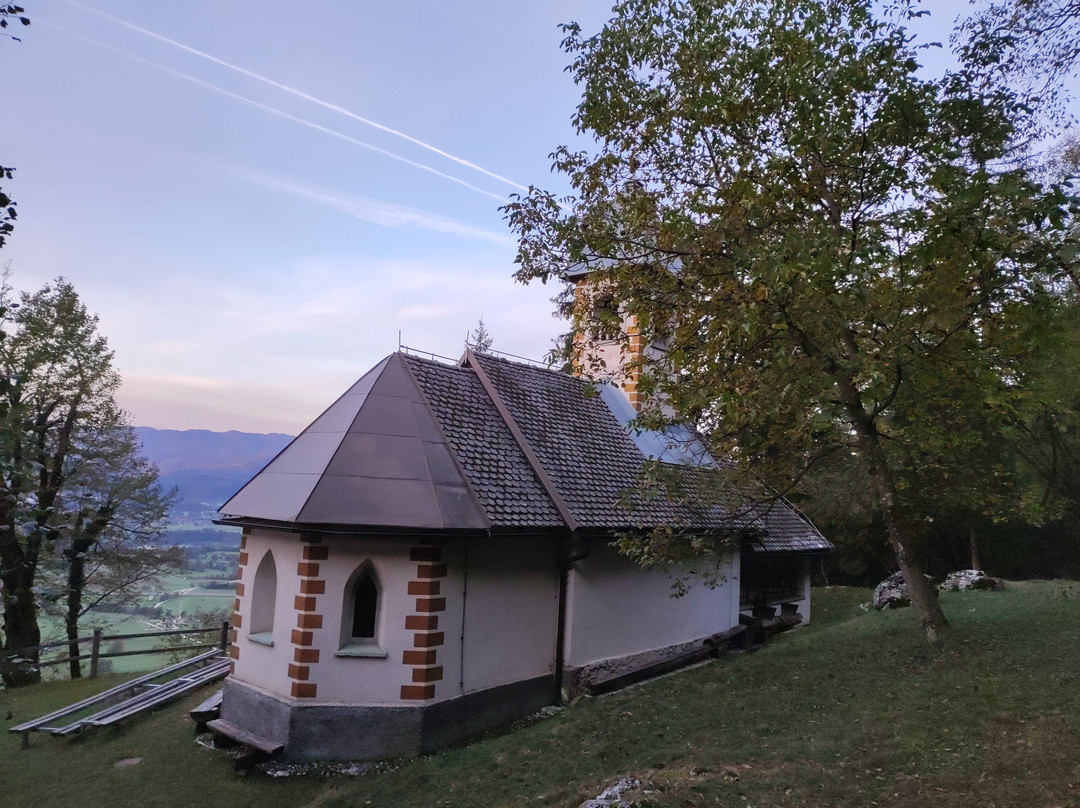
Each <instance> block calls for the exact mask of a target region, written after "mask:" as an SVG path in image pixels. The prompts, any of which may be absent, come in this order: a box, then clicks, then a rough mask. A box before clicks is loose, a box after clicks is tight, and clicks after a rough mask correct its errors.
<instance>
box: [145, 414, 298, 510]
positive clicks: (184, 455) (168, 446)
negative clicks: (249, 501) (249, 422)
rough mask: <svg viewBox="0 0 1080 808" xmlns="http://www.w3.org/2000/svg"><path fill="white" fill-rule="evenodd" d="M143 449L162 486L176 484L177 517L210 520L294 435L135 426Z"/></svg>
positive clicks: (168, 486)
mask: <svg viewBox="0 0 1080 808" xmlns="http://www.w3.org/2000/svg"><path fill="white" fill-rule="evenodd" d="M135 432H136V433H137V434H138V436H139V440H141V441H142V448H143V455H144V456H145V457H146V458H148V459H149V460H152V461H153V462H154V463H155V464H157V467H158V471H159V472H160V480H161V483H162V485H163V486H165V487H166V488H171V487H173V486H175V487H176V488H177V492H178V498H177V503H176V505H175V507H174V508H173V519H172V521H173V522H174V523H178V524H182V523H189V524H209V518H210V516H211V515H212V513H213V511H216V510H217V509H218V508H219V507H220V506H221V505H222V504H224V503H225V501H226V500H227V499H229V497H231V496H232V495H233V494H235V493H236V492H237V491H238V490H240V487H241V486H242V485H244V483H246V482H247V481H248V480H249V479H251V477H252V475H254V474H255V472H257V471H259V470H260V469H261V468H262V467H263V466H265V465H266V464H267V462H269V461H270V460H271V459H272V458H273V457H274V455H276V454H277V453H278V452H280V451H281V450H282V449H283V448H284V447H285V446H286V444H288V442H289V441H291V440H292V435H283V434H281V433H278V432H273V433H270V434H261V433H257V432H235V431H233V432H211V431H209V430H206V429H186V430H176V429H152V428H151V427H148V426H138V427H135Z"/></svg>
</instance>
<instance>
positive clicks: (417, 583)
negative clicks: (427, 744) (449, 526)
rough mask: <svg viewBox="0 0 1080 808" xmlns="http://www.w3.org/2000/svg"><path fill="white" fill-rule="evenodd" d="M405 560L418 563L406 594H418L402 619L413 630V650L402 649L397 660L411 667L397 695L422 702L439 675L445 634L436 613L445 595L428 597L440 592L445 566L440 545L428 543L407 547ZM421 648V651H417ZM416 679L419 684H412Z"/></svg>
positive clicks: (443, 607)
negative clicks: (410, 611) (411, 609)
mask: <svg viewBox="0 0 1080 808" xmlns="http://www.w3.org/2000/svg"><path fill="white" fill-rule="evenodd" d="M409 560H410V561H416V562H418V563H417V565H416V579H415V580H412V581H409V585H408V593H409V594H410V595H414V596H415V595H420V596H421V597H418V598H416V611H417V612H419V614H410V615H408V616H407V617H406V618H405V628H406V629H407V630H409V631H415V632H416V633H415V634H414V635H413V646H414V649H413V650H408V651H405V652H404V654H403V655H402V658H401V661H402V663H403V664H405V665H408V666H410V667H411V668H412V671H411V676H410V678H411V681H412V682H413V684H407V685H402V686H401V698H402V700H407V701H426V700H427V699H433V698H435V682H438V681H440V680H441V679H442V678H443V669H442V666H441V665H436V664H435V663H436V661H437V658H438V650H437V649H438V647H439V646H441V645H442V644H443V642H444V641H445V635H444V634H443V632H441V631H437V629H438V627H439V616H438V614H436V613H437V612H443V611H446V598H442V597H431V596H432V595H438V594H440V593H441V591H442V582H441V581H440V580H438V579H440V578H445V577H446V573H447V569H446V564H443V563H440V562H441V561H442V548H441V547H435V546H430V545H424V546H421V547H412V548H410V549H409ZM419 649H424V650H419ZM417 682H419V683H420V684H416V683H417Z"/></svg>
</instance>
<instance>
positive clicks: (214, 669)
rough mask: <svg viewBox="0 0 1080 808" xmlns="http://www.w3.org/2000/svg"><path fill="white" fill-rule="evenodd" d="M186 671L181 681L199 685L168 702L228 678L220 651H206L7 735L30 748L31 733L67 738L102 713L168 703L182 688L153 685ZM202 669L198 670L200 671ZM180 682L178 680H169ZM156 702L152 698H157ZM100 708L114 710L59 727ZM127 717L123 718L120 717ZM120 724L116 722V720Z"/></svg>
mask: <svg viewBox="0 0 1080 808" xmlns="http://www.w3.org/2000/svg"><path fill="white" fill-rule="evenodd" d="M188 668H194V669H195V670H194V672H193V674H189V675H188V676H185V677H181V679H190V678H191V676H196V677H197V680H198V682H199V684H197V685H195V686H193V687H191V688H187V689H182V690H181V692H176V693H175V695H174V696H170V697H171V698H175V696H178V695H182V694H183V693H186V692H187V690H188V689H194V688H195V687H198V686H201V685H202V684H205V682H206V681H210V680H211V679H213V678H216V677H222V676H226V675H228V672H229V662H228V660H224V659H222V658H221V651H220V650H213V651H206V652H205V653H202V654H199V655H198V656H194V657H192V658H191V659H186V660H184V661H183V662H177V663H176V664H175V665H169V666H168V667H166V668H161V669H160V670H156V671H153V672H151V673H147V674H143V675H142V676H139V677H136V678H135V679H131V680H129V681H127V682H124V683H123V684H120V685H117V686H116V687H112V688H109V689H108V690H105V691H102V692H101V693H98V694H97V695H96V696H91V697H89V698H86V699H83V700H82V701H78V702H75V703H74V704H69V705H68V706H67V707H63V708H61V709H59V710H54V711H53V712H51V713H48V714H46V715H43V716H40V717H38V718H35V719H33V720H31V721H24V722H23V723H21V724H18V725H16V726H14V727H10V728H9V729H8V732H17V733H21V734H22V736H23V748H26V747H27V746H29V745H30V733H31V732H51V733H53V734H69V733H70V732H73V731H75V730H76V729H78V728H79V727H81V726H83V725H85V724H87V722H89V721H90V720H92V719H95V718H98V717H100V716H102V715H103V714H104V713H107V712H110V711H112V710H114V709H118V708H122V707H123V706H124V705H125V704H128V703H131V702H134V701H135V700H136V699H139V700H140V703H142V702H141V700H143V699H145V700H150V701H152V704H149V705H148V706H153V704H157V703H160V702H161V701H167V700H168V698H166V696H167V695H168V694H169V693H172V692H174V691H176V690H178V689H181V688H182V684H183V683H181V685H173V686H172V688H170V687H169V685H170V682H161V683H155V682H154V680H155V679H161V678H163V677H166V676H172V675H173V674H177V673H180V672H181V671H184V670H187V669H188ZM200 668H201V669H200ZM171 681H180V680H171ZM159 696H160V698H156V700H155V697H159ZM99 704H112V705H113V706H110V707H106V708H105V709H104V710H99V711H98V712H96V713H94V714H93V715H91V716H87V717H86V718H84V719H80V720H78V721H73V722H71V723H68V724H61V725H59V726H57V724H59V723H60V719H68V718H70V717H71V716H73V715H76V714H78V713H81V712H83V711H85V710H88V709H90V708H91V707H94V706H96V705H99ZM121 717H126V716H121ZM117 720H119V718H117Z"/></svg>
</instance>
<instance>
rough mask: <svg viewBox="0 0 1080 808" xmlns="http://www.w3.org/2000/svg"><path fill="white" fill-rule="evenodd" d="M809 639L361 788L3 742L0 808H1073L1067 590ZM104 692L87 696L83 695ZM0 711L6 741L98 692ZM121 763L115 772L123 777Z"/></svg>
mask: <svg viewBox="0 0 1080 808" xmlns="http://www.w3.org/2000/svg"><path fill="white" fill-rule="evenodd" d="M814 597H815V601H814V615H813V616H814V625H812V626H810V627H809V628H804V629H799V630H797V631H794V632H791V633H789V634H787V635H785V636H782V637H780V638H778V639H777V640H776V641H774V642H773V643H772V644H770V645H769V646H768V647H766V648H764V649H762V650H760V651H758V652H756V653H753V654H746V655H738V656H734V657H729V658H727V659H725V660H721V661H719V662H716V663H710V664H708V665H705V666H702V667H698V668H695V669H693V670H690V671H686V672H682V673H678V674H674V675H671V676H668V677H665V678H662V679H659V680H656V681H653V682H649V683H645V684H643V685H639V686H637V687H633V688H630V689H628V690H624V691H622V692H619V693H615V694H612V695H610V696H606V697H603V698H598V699H588V700H584V701H580V702H578V703H576V704H574V705H572V706H571V707H569V708H568V709H566V710H565V711H563V712H562V713H560V714H558V715H556V716H554V717H551V718H547V719H544V720H540V721H536V722H534V723H531V724H528V725H524V726H519V727H517V728H514V729H513V730H511V731H507V732H503V733H500V734H495V735H492V736H490V737H487V738H485V739H482V740H480V741H478V742H475V743H473V744H471V745H469V746H465V747H462V748H459V749H454V750H450V751H446V752H443V753H440V754H438V755H433V756H430V757H427V758H422V759H419V760H415V761H404V762H400V763H399V764H393V765H388V764H381V765H379V766H377V767H375V768H374V769H373V770H372V771H369V772H368V773H367V774H365V775H363V776H360V777H336V778H321V777H315V776H309V777H301V778H289V779H287V780H274V779H271V778H269V777H267V776H265V775H263V774H261V773H258V772H255V773H252V774H249V775H248V776H246V777H241V776H239V775H237V774H235V773H234V772H233V771H232V769H231V767H230V762H229V760H228V759H227V758H225V757H224V756H222V755H220V754H218V753H212V752H208V751H206V750H203V749H201V748H199V747H197V746H196V745H195V744H194V743H193V742H192V727H191V724H190V721H189V720H188V719H187V717H186V711H187V709H190V707H191V706H193V705H194V704H195V703H197V702H198V701H199V699H201V698H202V697H203V695H204V694H199V695H197V696H194V697H192V698H190V699H188V700H187V701H186V702H184V703H182V704H180V705H179V707H178V706H173V707H170V708H167V709H163V710H160V711H158V712H156V713H153V714H151V715H149V716H144V717H143V718H141V719H138V720H135V721H132V722H130V724H128V725H127V726H125V727H122V728H120V729H118V730H112V731H103V732H98V733H94V734H91V735H89V736H88V737H86V738H82V739H75V740H70V741H66V740H59V739H54V738H51V737H35V738H33V740H32V744H33V745H32V748H31V749H29V750H26V751H23V750H21V749H20V748H19V739H18V738H17V737H15V736H8V737H6V738H4V739H0V784H3V795H2V797H0V800H2V802H3V805H4V806H5V807H8V806H9V807H10V808H21V807H22V806H35V807H36V806H41V805H68V804H72V805H79V806H81V807H82V808H96V807H97V806H102V808H105V807H106V806H108V807H109V808H111V806H116V805H121V806H126V805H139V806H188V805H198V806H206V808H210V806H216V805H222V806H225V805H228V806H230V808H242V806H248V805H251V806H256V805H264V804H268V803H271V802H272V803H273V804H280V805H284V806H302V805H312V806H315V805H317V806H320V808H332V806H342V807H344V806H350V807H351V806H365V805H372V806H383V807H386V806H425V808H427V807H428V806H436V805H442V806H520V805H559V806H577V805H579V804H580V803H581V802H582V801H583V800H584V799H586V798H588V797H592V796H595V795H596V794H598V793H599V792H600V791H601V790H602V789H603V788H604V787H605V786H607V785H610V784H611V783H612V782H613V781H614V780H615V779H617V778H618V777H620V776H625V775H633V776H635V777H638V778H639V779H640V780H641V781H642V783H643V786H642V788H641V789H639V790H637V791H636V792H634V793H633V794H628V795H627V796H629V797H632V798H633V799H636V800H637V801H638V804H640V805H642V806H646V805H651V806H658V807H659V806H678V807H679V808H685V806H705V805H708V806H714V805H726V806H740V807H742V808H745V807H746V806H870V805H882V806H902V807H910V808H914V806H972V808H974V806H978V807H979V808H987V806H994V805H996V806H1021V807H1023V806H1031V807H1032V808H1048V806H1074V808H1076V807H1077V806H1080V641H1078V640H1080V585H1077V584H1066V583H1059V582H1040V583H1019V584H1012V585H1010V588H1009V589H1008V590H1006V591H1005V592H1001V593H992V592H991V593H954V594H948V595H945V596H944V599H943V603H944V606H945V610H946V613H947V614H948V616H949V618H950V620H951V621H952V623H953V630H952V631H951V632H948V633H947V635H946V638H945V639H944V640H943V642H941V643H940V645H939V647H937V648H934V649H930V648H928V647H927V646H926V645H925V643H924V641H923V640H922V637H921V632H920V629H919V626H918V623H917V619H916V617H915V615H914V613H913V612H912V611H911V610H910V609H907V610H902V611H898V612H892V613H886V614H878V613H873V612H871V613H864V612H862V611H861V610H860V609H859V608H858V604H859V603H860V602H862V601H865V600H868V599H869V592H868V591H864V590H850V589H844V588H841V587H832V588H828V589H823V590H815V593H814ZM107 684H109V682H106V681H102V680H98V682H97V683H94V684H93V687H94V688H100V687H103V686H105V685H107ZM89 688H90V683H86V682H74V683H73V682H61V683H52V684H48V685H42V686H39V687H35V688H30V689H26V690H22V691H13V692H6V693H0V718H2V717H3V716H5V715H7V714H8V712H9V711H10V713H11V714H12V718H10V719H8V720H7V722H6V726H11V725H13V724H15V723H17V722H18V721H20V720H23V719H25V718H28V717H31V716H33V715H37V714H40V713H42V712H45V711H47V710H49V709H54V708H55V707H56V706H58V705H61V704H63V703H66V702H67V701H69V700H73V699H75V698H79V697H81V696H83V695H85V694H86V693H89V692H91V690H90V689H89ZM131 757H141V758H143V760H142V762H141V763H139V764H137V765H133V766H123V767H116V766H115V763H116V762H117V761H119V760H121V759H124V758H131Z"/></svg>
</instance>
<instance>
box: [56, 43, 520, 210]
mask: <svg viewBox="0 0 1080 808" xmlns="http://www.w3.org/2000/svg"><path fill="white" fill-rule="evenodd" d="M40 24H42V25H46V26H48V27H50V28H54V29H56V30H57V31H60V32H62V33H65V34H67V35H68V36H73V37H75V38H76V39H81V40H83V41H84V42H89V43H91V44H93V45H97V46H98V47H99V48H104V49H105V50H108V51H112V52H113V53H118V54H120V55H121V56H126V57H127V58H129V59H134V60H135V61H137V62H142V63H143V64H144V65H147V66H149V67H152V68H154V69H156V70H160V71H162V72H164V73H168V74H170V75H172V76H176V77H177V78H181V79H184V80H185V81H190V82H191V83H192V84H198V85H199V86H200V87H205V88H206V89H208V90H213V91H214V92H215V93H220V94H221V95H224V96H226V97H227V98H232V99H234V100H236V101H241V102H243V103H245V104H249V105H251V106H253V107H256V108H257V109H261V110H263V111H264V112H269V113H270V114H271V115H277V116H278V117H279V118H284V119H285V120H287V121H292V122H293V123H298V124H300V125H301V126H306V127H308V128H309V129H314V130H316V131H317V132H323V133H324V134H327V135H330V136H331V137H336V138H338V139H339V140H344V141H346V142H347V143H352V144H353V145H354V146H359V147H360V148H362V149H368V150H369V151H373V152H376V153H377V154H381V155H383V156H384V157H389V158H390V159H392V160H397V161H399V162H402V163H405V164H406V165H409V166H412V167H413V168H418V169H420V170H421V171H427V172H428V173H430V174H434V175H435V176H437V177H442V178H443V179H445V180H450V182H456V183H457V184H458V185H461V186H464V187H465V188H468V189H469V190H470V191H476V192H477V193H480V194H483V195H484V196H489V197H491V198H492V199H497V200H498V201H500V202H505V201H506V199H505V198H504V197H501V196H499V195H498V194H493V193H492V192H491V191H485V190H484V189H483V188H479V187H477V186H476V185H472V184H471V183H468V182H466V181H465V180H463V179H459V178H457V177H455V176H453V175H451V174H445V173H443V172H442V171H439V170H438V169H435V168H432V167H431V166H429V165H424V164H423V163H418V162H416V161H415V160H410V159H409V158H407V157H402V156H401V155H400V154H395V153H394V152H391V151H387V150H386V149H380V148H379V147H378V146H373V145H371V144H370V143H365V142H364V141H362V140H357V139H356V138H354V137H350V136H349V135H346V134H343V133H342V132H338V131H336V130H334V129H329V128H327V127H325V126H320V125H319V124H317V123H313V122H311V121H308V120H304V119H303V118H298V117H296V116H295V115H290V114H289V113H288V112H283V111H282V110H280V109H275V108H274V107H270V106H267V105H266V104H261V103H259V102H258V101H254V100H252V99H250V98H245V97H244V96H242V95H237V94H236V93H234V92H231V91H230V90H226V89H224V88H222V87H218V86H217V85H216V84H210V83H209V82H207V81H203V80H202V79H197V78H195V77H194V76H189V75H188V74H187V73H181V72H180V71H179V70H173V69H172V68H171V67H165V66H164V65H159V64H158V63H157V62H151V61H150V60H149V59H144V58H143V57H141V56H136V55H135V54H134V53H128V52H127V51H125V50H122V49H121V48H117V47H114V46H113V45H106V44H105V43H104V42H99V41H98V40H96V39H92V38H91V37H88V36H85V35H83V34H77V33H75V32H74V31H68V30H66V29H64V28H61V27H60V26H59V25H55V24H53V23H48V22H41V23H40Z"/></svg>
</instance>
